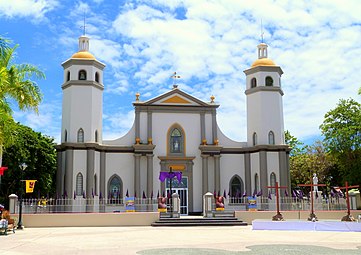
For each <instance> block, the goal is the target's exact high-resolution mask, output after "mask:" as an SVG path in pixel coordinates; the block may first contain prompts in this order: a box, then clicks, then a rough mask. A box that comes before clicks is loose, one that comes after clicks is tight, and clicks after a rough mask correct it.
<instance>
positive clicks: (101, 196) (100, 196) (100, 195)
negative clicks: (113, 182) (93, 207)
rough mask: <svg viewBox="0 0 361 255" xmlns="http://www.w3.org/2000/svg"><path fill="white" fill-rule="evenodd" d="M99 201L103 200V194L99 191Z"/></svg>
mask: <svg viewBox="0 0 361 255" xmlns="http://www.w3.org/2000/svg"><path fill="white" fill-rule="evenodd" d="M99 199H103V194H102V192H101V191H100V193H99Z"/></svg>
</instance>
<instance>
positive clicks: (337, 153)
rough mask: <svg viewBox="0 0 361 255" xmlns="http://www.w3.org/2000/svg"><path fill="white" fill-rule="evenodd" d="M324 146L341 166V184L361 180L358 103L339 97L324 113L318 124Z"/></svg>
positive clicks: (359, 181) (360, 132)
mask: <svg viewBox="0 0 361 255" xmlns="http://www.w3.org/2000/svg"><path fill="white" fill-rule="evenodd" d="M320 129H321V131H322V134H323V136H324V137H325V138H324V142H325V146H326V148H327V150H328V151H329V152H330V154H331V155H332V156H333V157H334V159H335V160H336V164H337V167H338V169H339V170H340V173H341V174H340V177H341V178H342V179H340V180H339V183H340V184H343V183H344V182H345V181H348V182H349V183H350V184H360V183H361V105H360V104H359V103H358V102H356V101H355V100H353V99H347V100H346V99H341V100H340V101H339V103H338V105H337V106H336V108H335V109H332V110H330V111H329V112H327V113H326V114H325V118H324V121H323V123H322V125H321V126H320Z"/></svg>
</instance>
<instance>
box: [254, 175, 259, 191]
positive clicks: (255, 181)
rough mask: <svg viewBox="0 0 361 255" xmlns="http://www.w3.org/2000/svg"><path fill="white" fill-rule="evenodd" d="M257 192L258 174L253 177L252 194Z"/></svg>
mask: <svg viewBox="0 0 361 255" xmlns="http://www.w3.org/2000/svg"><path fill="white" fill-rule="evenodd" d="M258 190H259V178H258V174H255V175H254V192H258Z"/></svg>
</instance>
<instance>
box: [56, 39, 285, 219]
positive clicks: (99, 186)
mask: <svg viewBox="0 0 361 255" xmlns="http://www.w3.org/2000/svg"><path fill="white" fill-rule="evenodd" d="M257 47H258V59H256V60H255V61H254V62H253V64H252V66H251V67H250V68H248V69H247V70H245V71H244V73H245V75H246V84H245V96H246V99H247V141H245V142H236V141H233V140H231V139H230V138H228V137H226V136H225V135H224V134H223V133H222V132H221V130H220V128H219V127H218V124H217V109H218V107H219V105H218V104H216V103H215V101H214V99H215V98H214V97H213V96H211V97H210V100H209V101H207V102H206V101H203V100H200V99H198V98H196V97H194V96H192V95H190V94H188V93H186V92H185V91H183V90H182V89H181V88H179V87H178V86H177V85H173V88H171V89H170V90H169V91H167V92H166V93H164V94H161V95H158V96H156V97H154V98H151V99H148V100H144V101H143V100H142V98H141V96H140V94H139V93H137V94H136V95H135V99H134V102H133V106H134V114H135V120H134V124H133V126H132V128H131V129H130V130H129V132H128V133H127V134H126V135H125V136H123V137H120V138H118V139H116V140H103V138H102V137H103V135H102V118H103V116H102V114H103V90H104V84H103V80H104V77H103V70H104V68H105V64H103V63H102V62H100V61H99V60H97V59H96V57H95V56H94V55H92V54H91V53H90V52H89V38H88V37H86V36H81V37H80V38H79V51H78V52H76V53H75V54H73V55H72V56H71V57H70V58H69V59H68V60H66V61H65V62H64V63H62V66H63V68H64V83H63V84H62V91H63V103H62V127H61V144H59V145H58V146H57V159H58V161H57V162H58V167H57V182H56V185H57V187H56V189H57V193H58V194H68V196H69V197H71V196H72V195H73V194H74V196H75V197H78V196H79V197H80V198H81V197H82V196H85V197H89V198H91V197H95V198H100V199H104V200H105V201H110V200H109V199H112V198H121V199H122V198H124V197H125V196H126V195H129V196H135V197H138V198H141V197H144V196H145V197H148V198H149V197H153V198H154V197H156V196H157V194H161V195H162V194H167V192H168V190H169V188H170V182H169V180H168V181H165V182H162V181H161V180H160V178H159V177H160V173H161V172H169V171H174V172H181V173H182V175H181V176H182V177H181V181H180V182H178V180H177V179H176V178H174V179H172V191H173V192H177V193H178V194H179V195H180V199H181V213H182V214H196V213H200V212H202V203H203V202H202V197H203V195H204V194H205V193H207V192H211V193H214V192H216V193H217V194H218V193H220V194H222V195H223V194H224V193H226V194H227V195H229V196H231V197H240V196H242V195H247V196H249V195H252V194H254V193H260V192H262V193H263V195H264V196H267V195H268V192H275V191H274V190H272V189H268V188H267V186H274V185H275V183H276V181H277V182H278V183H279V184H280V185H282V186H288V187H290V172H289V151H290V148H289V147H288V146H287V145H286V144H285V137H284V120H283V103H282V96H283V91H282V88H281V75H282V73H283V71H282V69H281V68H280V67H279V66H277V65H276V64H275V63H274V62H273V61H272V60H271V59H269V58H268V57H267V44H265V43H260V44H259V45H258V46H257ZM239 131H240V132H245V131H243V130H239Z"/></svg>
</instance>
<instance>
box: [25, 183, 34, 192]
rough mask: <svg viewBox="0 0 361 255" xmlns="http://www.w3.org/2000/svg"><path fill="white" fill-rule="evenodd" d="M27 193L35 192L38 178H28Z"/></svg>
mask: <svg viewBox="0 0 361 255" xmlns="http://www.w3.org/2000/svg"><path fill="white" fill-rule="evenodd" d="M25 182H26V193H33V191H34V186H35V182H36V180H26V181H25Z"/></svg>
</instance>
